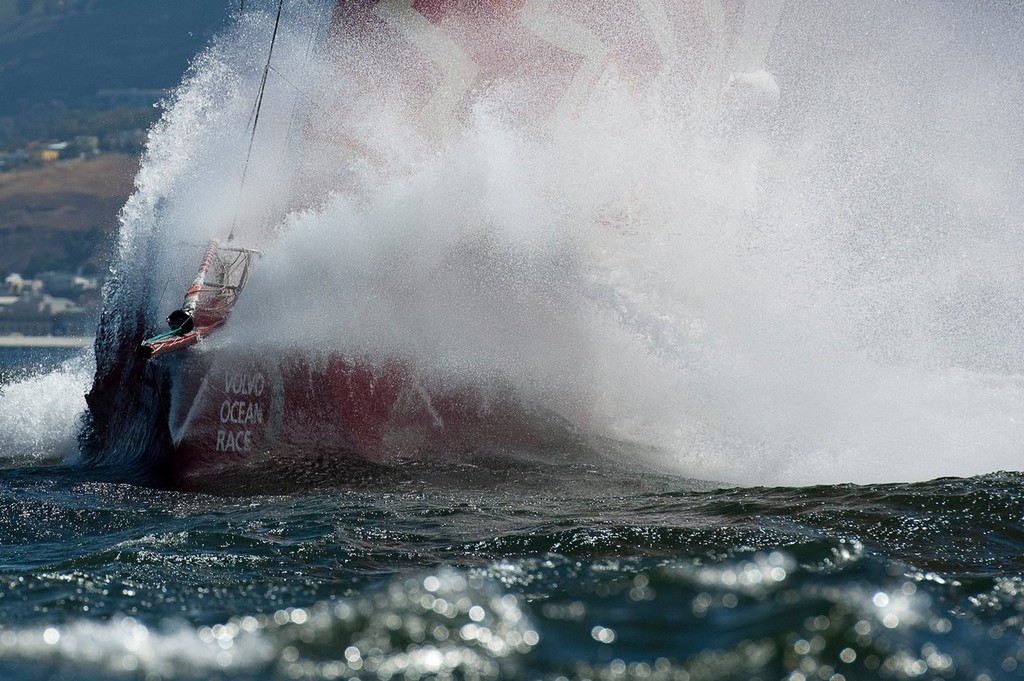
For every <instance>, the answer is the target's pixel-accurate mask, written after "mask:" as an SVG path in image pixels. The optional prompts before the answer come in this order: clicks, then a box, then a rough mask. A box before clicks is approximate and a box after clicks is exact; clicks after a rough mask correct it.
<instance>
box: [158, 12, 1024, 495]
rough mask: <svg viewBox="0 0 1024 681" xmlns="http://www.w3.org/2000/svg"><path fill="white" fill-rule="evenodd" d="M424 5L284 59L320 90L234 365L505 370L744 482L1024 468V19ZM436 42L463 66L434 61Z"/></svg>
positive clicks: (610, 430) (540, 393)
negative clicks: (1016, 309) (296, 352)
mask: <svg viewBox="0 0 1024 681" xmlns="http://www.w3.org/2000/svg"><path fill="white" fill-rule="evenodd" d="M399 5H400V3H382V4H381V5H373V6H372V7H370V8H369V9H367V8H366V7H363V6H362V5H360V4H359V3H347V4H345V5H344V6H343V8H342V9H339V11H338V18H336V20H335V22H336V23H335V29H334V30H335V31H336V32H337V33H336V34H335V37H334V38H332V40H330V41H328V43H327V45H328V48H327V49H324V50H323V51H321V52H315V53H314V54H313V56H312V58H311V59H305V57H303V59H302V60H298V59H296V60H295V61H294V62H292V64H293V65H294V66H295V68H294V69H288V68H286V67H285V66H284V63H282V65H281V66H279V67H278V68H279V69H280V71H281V73H284V74H286V76H287V78H289V79H294V80H295V81H296V83H297V84H298V85H299V87H297V88H290V89H289V92H290V93H291V97H292V99H291V100H287V99H286V98H281V99H276V98H270V101H271V102H274V101H277V102H278V104H277V105H276V106H278V107H279V108H278V109H277V110H276V111H277V112H276V113H275V110H274V109H272V110H271V112H270V113H269V115H268V118H267V120H268V121H269V122H270V123H269V125H268V126H267V129H268V135H269V136H270V138H271V139H272V140H274V141H273V142H272V143H270V144H268V145H267V146H266V147H265V148H266V149H268V150H269V149H272V150H274V151H273V153H271V152H270V151H267V152H266V155H264V156H262V157H261V158H260V159H259V160H256V161H254V163H255V167H256V168H257V169H258V170H261V171H263V172H264V173H265V175H264V178H266V179H265V180H264V181H259V180H257V181H255V182H254V185H253V186H254V189H253V191H252V192H251V194H252V196H251V201H249V200H246V201H243V205H245V206H247V207H251V214H252V215H253V216H256V217H257V218H258V217H259V216H261V215H264V214H266V215H273V214H274V210H273V209H270V208H267V207H268V206H274V207H276V210H277V211H278V214H279V215H280V216H283V217H281V218H280V219H278V220H273V219H268V220H260V219H253V220H251V222H253V223H260V224H261V229H260V230H257V231H264V232H265V231H270V232H273V231H276V232H277V233H278V234H279V241H278V242H276V243H273V244H272V246H271V247H268V249H267V257H266V259H265V261H264V263H263V264H262V265H261V267H260V270H259V275H258V276H257V277H256V278H255V279H254V280H253V281H252V283H251V285H250V287H249V289H248V290H247V292H246V295H245V296H244V297H243V298H242V300H241V302H240V303H239V306H238V308H237V309H236V311H235V314H234V316H233V318H232V322H231V324H230V325H229V327H228V328H226V329H225V332H224V333H223V334H222V335H221V337H220V339H215V340H214V341H213V345H214V346H218V345H222V346H223V347H228V346H234V347H238V346H242V347H244V346H246V345H248V346H251V347H255V348H266V347H272V346H277V347H283V348H292V349H304V350H316V351H318V352H320V351H334V352H339V353H350V354H353V355H361V356H365V355H377V356H391V357H400V358H402V359H403V360H405V361H408V362H410V363H412V364H414V365H416V366H418V367H420V368H421V369H423V370H424V371H425V372H426V373H427V374H428V375H432V376H437V377H440V378H443V377H444V376H446V375H448V376H451V375H458V376H463V377H469V378H474V377H475V378H477V379H484V380H491V379H492V378H493V377H494V376H501V377H502V380H505V381H509V382H510V383H511V384H512V385H513V386H514V387H515V389H516V390H517V391H518V392H519V393H520V394H522V395H524V396H526V397H528V398H531V399H533V398H535V399H537V400H539V401H541V402H542V403H544V404H546V405H548V406H550V407H553V408H555V409H558V410H562V411H563V412H568V415H570V416H572V417H573V418H574V419H575V420H577V422H579V423H581V424H584V425H585V426H586V428H587V429H589V430H590V431H591V432H597V433H601V434H612V435H615V436H619V437H623V438H627V439H636V440H642V441H645V442H649V443H652V444H655V445H659V446H661V447H663V448H664V449H666V450H667V451H671V452H673V454H672V455H671V456H670V457H667V458H666V462H668V463H672V464H673V465H675V466H677V467H678V468H679V469H680V470H682V471H684V472H686V473H688V474H691V475H696V476H702V477H713V478H716V479H724V480H729V481H734V482H769V481H774V482H789V483H793V482H806V481H821V480H828V479H833V480H834V479H843V480H870V479H880V478H883V479H889V478H919V477H928V476H932V475H939V474H970V473H973V472H978V471H982V470H991V469H994V468H1002V467H1016V466H1017V465H1018V464H1017V463H1016V452H1017V451H1019V445H1018V444H1017V443H1019V442H1020V441H1021V438H1020V436H1021V435H1022V433H1021V432H1020V431H1021V429H1022V427H1021V426H1020V424H1019V423H1018V420H1017V419H1015V417H1014V414H1016V413H1017V412H1019V407H1020V404H1021V394H1022V388H1021V385H1020V378H1019V370H1018V369H1017V368H1016V367H1017V366H1019V357H1020V350H1021V345H1020V340H1019V335H1017V334H1015V333H1012V320H1013V318H1014V317H1013V315H1012V314H1011V313H1010V312H1008V310H1009V309H1012V307H1013V305H1014V304H1016V303H1015V302H1014V301H1019V298H1020V296H1019V291H1020V290H1021V287H1020V283H1021V282H1020V271H1019V268H1014V267H1013V263H1014V262H1015V258H1016V257H1017V255H1018V254H1019V253H1020V250H1021V240H1020V238H1019V235H1018V233H1017V231H1016V230H1017V227H1016V226H1017V225H1019V223H1020V218H1021V216H1022V212H1024V211H1022V210H1021V201H1020V198H1019V197H1017V196H1016V195H1015V194H1014V193H1013V192H1012V191H1008V190H1009V189H1010V188H1011V187H1012V186H1014V185H1015V184H1019V180H1020V179H1021V178H1020V173H1021V170H1020V169H1021V167H1022V165H1021V164H1020V159H1021V157H1022V154H1021V148H1020V140H1019V139H1017V138H1016V137H1015V135H1014V134H1013V131H1014V130H1019V125H1018V124H1019V122H1020V116H1021V114H1020V111H1021V110H1022V107H1021V106H1020V104H1021V102H1020V101H1019V100H1020V93H1019V92H1018V91H1017V90H1016V89H1014V88H1013V87H1012V86H1011V84H1012V83H1013V82H1014V81H1013V79H1012V78H1009V77H1007V74H1008V73H1012V72H1014V69H1016V68H1018V67H1019V66H1020V60H1021V55H1020V53H1019V52H1020V51H1019V49H1018V48H1017V47H1016V44H1015V42H1014V41H1013V40H1012V36H1013V31H1012V30H1011V28H1006V26H1010V27H1012V26H1019V25H1020V22H1021V17H1020V12H1019V10H1015V9H1013V8H1009V7H1007V6H1004V5H1002V4H999V3H994V2H993V3H986V4H984V5H983V7H982V9H980V10H978V11H977V12H974V11H972V12H971V13H970V16H969V17H967V16H966V14H967V11H966V10H963V11H962V12H958V11H944V12H939V11H938V8H937V6H925V7H910V6H902V5H901V6H900V7H899V8H898V9H892V8H890V7H889V6H888V5H886V6H884V7H883V6H882V5H880V4H878V5H875V4H868V5H864V6H860V7H858V8H847V7H842V6H839V5H820V4H810V3H797V2H794V3H788V4H787V5H786V8H785V11H784V12H782V13H781V14H780V13H779V12H778V6H776V5H774V4H771V3H765V4H763V5H750V6H749V7H747V8H746V13H744V12H735V11H732V10H727V9H726V8H725V7H724V5H720V4H719V3H714V2H710V3H702V4H700V5H698V4H694V5H692V6H691V5H689V4H679V5H676V4H673V5H672V6H671V7H667V6H662V5H661V4H660V3H650V2H637V3H627V4H625V5H623V6H622V7H620V8H618V9H619V11H617V12H616V11H611V10H609V9H608V8H604V7H603V6H599V7H595V6H592V5H583V4H582V3H568V2H565V3H550V4H548V3H534V2H528V3H526V4H525V5H524V14H522V15H516V18H517V22H518V23H514V24H512V25H514V26H515V27H516V28H515V29H514V30H513V31H512V32H511V33H509V32H508V31H506V30H505V28H504V27H505V26H506V24H508V23H509V22H507V21H506V19H507V18H506V17H504V15H503V14H502V11H500V10H499V9H495V8H493V7H490V6H478V7H475V8H474V9H473V10H472V11H470V10H466V11H464V12H462V13H459V12H453V13H451V14H445V13H444V12H442V11H441V10H440V9H436V12H437V13H435V14H431V12H433V11H435V10H430V11H427V12H426V14H430V15H431V16H426V15H421V16H420V18H419V19H417V18H416V17H415V16H412V15H409V14H403V13H402V12H401V11H399V10H400V9H401V8H400V7H399ZM368 7H369V6H368ZM659 8H660V10H659ZM659 11H660V12H662V14H661V15H659V14H658V12H659ZM360 12H363V14H362V15H361V14H360ZM366 12H370V15H369V16H368V15H366ZM961 14H963V15H964V16H960V15H961ZM654 16H663V17H667V18H668V19H669V20H670V22H669V24H668V25H670V26H672V27H673V30H669V31H667V32H666V31H658V30H654V28H655V27H657V26H660V25H662V24H658V22H652V21H651V18H652V17H654ZM360 17H361V18H360ZM968 19H969V21H967V20H968ZM421 20H423V21H427V22H428V24H429V25H424V24H422V22H421V23H415V22H420V21H421ZM960 20H964V21H966V22H967V23H963V24H956V23H955V22H957V21H960ZM289 21H294V19H290V20H289ZM775 21H778V25H779V28H778V31H775V32H774V34H775V39H774V41H770V40H768V39H766V38H765V34H766V33H767V34H772V33H773V30H772V29H773V28H774V23H773V22H775ZM408 22H414V24H415V26H414V27H413V28H414V29H415V30H420V29H422V30H423V31H426V32H427V33H429V32H430V30H431V26H435V27H437V26H439V27H440V28H441V30H442V31H443V32H444V34H445V35H447V36H449V38H451V36H455V43H456V44H455V46H454V48H453V46H452V45H451V44H448V43H445V42H444V41H443V40H442V41H439V42H437V41H435V42H434V43H433V47H435V48H437V47H438V46H440V48H439V49H438V50H436V51H435V52H432V53H428V52H424V51H423V50H426V49H428V48H429V47H430V45H428V44H427V43H424V42H423V41H421V42H420V43H416V42H415V41H413V45H414V47H410V41H409V40H407V39H405V38H403V33H402V31H403V30H406V29H409V26H410V24H409V23H408ZM959 25H966V26H970V27H971V28H972V31H973V32H963V33H956V34H955V35H956V41H953V42H950V41H949V40H948V39H947V38H948V37H949V35H950V33H951V32H954V31H955V29H954V26H959ZM294 26H295V24H294V23H289V22H286V28H288V27H294ZM417 26H418V27H419V28H416V27H417ZM758 26H761V28H760V29H758V28H757V27H758ZM765 26H767V27H768V28H765ZM581 29H586V30H581ZM415 30H413V33H414V34H415ZM503 31H504V32H503ZM298 33H299V31H297V30H296V31H295V34H296V35H298ZM854 35H858V36H863V35H868V36H870V37H871V45H870V49H864V48H863V46H862V42H860V41H859V40H855V39H854V38H853V37H852V36H854ZM339 36H340V37H339ZM709 36H710V38H709ZM407 37H408V36H406V38H407ZM421 37H422V36H421ZM595 37H596V38H597V39H596V40H592V39H591V38H595ZM986 40H988V41H989V42H985V41H986ZM823 41H827V42H828V46H829V48H828V49H820V48H819V47H816V46H820V45H821V44H822V42H823ZM288 42H289V41H287V40H286V41H285V42H284V43H283V45H282V59H283V60H285V62H287V60H288V59H289V58H290V57H289V55H298V54H299V53H300V52H301V53H302V54H303V55H305V54H306V52H303V51H302V50H298V49H295V48H294V47H293V48H288V47H287V45H288ZM299 42H301V41H299ZM427 42H429V41H427ZM294 43H295V41H293V44H294ZM222 44H223V45H224V49H225V50H226V52H227V54H228V56H229V61H230V56H231V55H232V54H233V55H234V58H240V56H239V55H241V54H242V53H245V54H249V53H250V52H251V50H249V49H248V46H246V45H244V44H242V43H232V42H231V40H230V39H224V40H223V42H222ZM302 44H303V46H305V45H307V44H308V42H306V43H302ZM933 44H943V45H952V46H953V47H952V48H950V49H953V50H956V49H960V50H962V51H963V53H962V55H961V56H963V57H964V58H961V59H956V60H952V61H951V60H950V59H949V58H944V59H943V60H941V62H939V61H937V60H932V61H928V60H925V59H924V58H923V57H922V56H921V52H920V50H919V49H918V48H920V47H921V46H926V45H933ZM602 45H603V46H604V47H602ZM608 45H612V46H614V49H608V48H607V46H608ZM289 49H291V51H289ZM232 50H235V51H236V52H232ZM418 50H419V51H418ZM275 54H276V52H275ZM538 55H540V56H539V57H538ZM572 55H575V56H572ZM666 55H668V56H667V57H666ZM510 63H511V64H513V66H512V67H509V64H510ZM936 63H942V64H944V67H943V69H944V72H943V73H939V71H938V69H937V68H936V67H935V66H933V64H936ZM567 64H568V65H572V68H569V67H567V66H566V65H567ZM567 72H568V73H571V74H575V75H576V76H580V77H581V78H582V80H579V81H576V80H574V79H573V78H568V79H567V78H565V77H564V75H565V73H567ZM309 73H313V74H316V79H318V80H319V83H320V84H319V86H318V87H317V88H313V87H310V86H309V85H310V83H309V81H308V79H307V80H306V81H303V80H302V79H303V78H304V76H303V74H309ZM424 74H425V75H424ZM303 83H305V85H304V86H303ZM279 84H280V83H279ZM453 90H454V91H455V92H456V93H457V94H458V95H459V96H458V97H455V96H453V95H452V92H453ZM439 93H440V94H439ZM442 95H443V96H442ZM222 96H223V94H215V93H211V97H213V98H214V99H217V98H218V97H222ZM229 99H230V98H229ZM242 100H244V97H243V98H239V102H238V107H239V108H242V104H241V102H242ZM217 101H221V100H219V99H217ZM922 103H925V106H922V105H921V104H922ZM271 106H272V107H273V106H275V105H273V104H271ZM296 108H297V109H299V110H302V111H303V112H304V115H302V116H301V117H300V119H301V120H302V124H301V125H300V126H298V127H297V128H296V127H294V126H292V121H293V120H294V117H293V116H292V115H291V113H292V112H293V111H295V110H296ZM172 112H173V109H172ZM182 115H184V114H182ZM171 118H173V116H170V115H169V116H168V119H167V120H170V119H171ZM261 126H263V123H262V122H261ZM182 132H183V134H185V137H186V138H187V139H185V140H177V141H176V142H175V143H184V144H186V145H190V144H193V143H195V144H197V145H198V144H200V143H202V145H204V146H205V145H208V144H210V143H211V142H215V140H217V139H222V140H223V141H224V146H223V147H221V149H222V150H225V149H230V148H231V147H232V144H231V143H230V139H228V138H229V137H232V136H233V138H234V139H236V140H237V138H239V137H244V131H242V130H241V129H239V130H236V131H235V132H234V133H230V134H229V133H228V132H225V131H223V130H214V129H208V128H202V127H201V128H199V129H197V130H191V131H187V132H185V131H182ZM219 135H224V137H223V138H219V137H218V136H219ZM992 139H1000V140H1002V141H1003V142H1004V143H1003V144H1001V145H999V146H995V145H994V144H993V143H992V142H991V140H992ZM168 143H170V142H168ZM214 146H215V148H216V144H215V145H214ZM257 149H260V147H259V146H257ZM226 156H227V155H226V154H221V155H220V156H219V157H218V156H213V157H211V159H205V157H204V158H198V159H197V161H196V163H195V164H194V166H193V167H190V169H189V173H190V176H191V177H192V178H194V179H195V181H194V182H193V183H192V184H191V185H189V184H188V183H185V184H182V185H181V187H180V189H179V190H176V191H175V192H171V193H169V194H168V195H167V196H166V198H165V200H164V202H163V204H162V205H164V206H166V210H167V211H168V213H167V214H168V215H172V216H175V217H174V219H172V220H171V221H170V224H172V225H173V224H175V223H177V224H179V225H181V226H182V227H181V228H180V229H181V231H182V232H184V233H187V232H188V230H189V229H196V227H195V225H196V224H197V223H203V224H209V222H210V221H208V220H207V221H203V220H193V219H192V218H193V217H199V216H200V214H201V213H202V212H203V211H204V210H207V209H208V210H210V211H212V213H213V214H216V211H218V210H221V208H222V204H223V203H224V202H217V201H208V200H205V199H204V200H202V201H198V202H197V201H193V200H191V198H190V197H193V196H195V194H190V193H189V192H190V191H192V190H195V191H200V192H201V189H200V187H202V186H210V187H213V189H212V190H211V191H210V194H209V195H208V196H209V197H211V198H215V197H216V196H217V195H219V193H220V191H221V190H220V189H219V185H218V183H217V182H212V183H210V184H206V182H207V181H209V180H213V179H215V178H221V177H222V176H224V174H225V173H224V172H222V171H223V167H228V166H230V163H226V164H225V166H223V167H221V166H218V165H217V161H215V160H213V159H216V158H225V157H226ZM982 162H984V163H985V165H981V164H982ZM990 162H991V163H992V165H993V166H994V167H997V168H1000V169H1001V171H1002V172H1001V173H1000V174H994V173H992V172H991V171H989V170H988V169H987V168H988V165H987V164H988V163H990ZM965 163H966V164H967V167H971V168H976V169H977V170H978V171H979V172H980V173H981V175H982V176H983V177H988V178H989V179H990V180H991V182H989V183H978V182H975V181H974V180H972V179H970V178H968V177H965V174H964V173H963V172H962V171H961V170H960V168H961V167H963V165H964V164H965ZM282 173H283V178H284V179H283V180H282ZM200 178H202V179H200ZM993 187H1002V188H1003V189H1002V190H1000V191H995V190H994V189H993ZM229 193H230V192H229ZM199 195H200V196H202V194H201V193H200V194H199ZM206 204H211V205H210V206H209V207H208V208H204V206H206ZM193 210H194V211H195V213H191V212H190V211H193ZM214 222H216V220H214ZM268 223H269V224H271V225H273V227H274V228H276V229H270V230H266V227H267V225H268ZM171 231H173V228H172V230H171ZM251 236H252V238H253V239H254V240H258V237H257V236H256V234H255V233H254V234H252V235H251ZM253 245H254V244H253ZM170 250H171V249H167V248H163V249H161V251H162V253H163V254H162V255H161V256H160V259H159V261H160V262H162V263H170V262H172V261H173V260H174V256H172V255H169V252H170ZM964 254H967V257H964ZM1016 261H1017V262H1019V259H1017V260H1016ZM172 269H174V268H173V267H168V271H170V270H172ZM182 269H183V270H187V269H188V264H185V265H182ZM175 295H177V294H176V293H170V294H168V299H167V300H166V301H165V304H166V309H170V308H171V307H173V305H174V304H175V303H176V301H173V300H172V299H173V298H174V296H175ZM161 309H163V308H161ZM147 314H151V315H152V316H154V317H155V316H156V313H149V312H147ZM975 319H977V320H978V321H980V322H984V323H983V324H973V323H972V321H973V320H975Z"/></svg>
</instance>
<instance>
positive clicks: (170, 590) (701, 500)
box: [0, 353, 1024, 681]
mask: <svg viewBox="0 0 1024 681" xmlns="http://www.w3.org/2000/svg"><path fill="white" fill-rule="evenodd" d="M11 357H12V356H11V355H10V354H8V355H7V356H6V359H8V360H9V361H8V363H7V366H8V372H10V370H11V369H10V367H11V366H12V365H15V364H19V362H15V361H13V360H11ZM27 357H29V359H28V361H21V362H20V364H19V366H17V367H15V373H17V372H24V371H31V366H32V364H33V362H35V361H38V357H31V353H29V355H27ZM8 375H10V373H9V374H8ZM310 466H311V468H310V470H308V471H306V472H305V473H304V474H305V475H306V476H307V477H306V478H298V479H299V480H302V479H306V480H309V481H310V482H311V483H312V482H313V481H315V480H317V479H318V478H319V479H321V480H322V479H323V478H322V477H321V476H318V471H317V464H316V463H315V462H313V463H311V464H310ZM335 472H336V471H335ZM106 475H107V474H106V473H101V472H97V471H89V470H86V469H84V468H83V467H82V466H80V465H75V464H73V463H70V464H61V465H53V464H48V465H37V466H29V467H25V466H20V467H17V466H15V467H8V468H7V469H5V470H3V471H2V472H0V566H2V567H0V673H2V676H3V678H11V679H14V678H18V679H201V678H245V679H341V678H346V679H347V678H361V679H418V678H441V679H447V678H460V679H499V678H502V679H504V678H508V679H552V680H554V679H561V678H566V679H626V678H630V679H681V680H686V679H722V678H725V679H753V678H760V679H778V678H788V679H793V680H794V681H797V680H799V679H834V680H837V681H838V680H839V679H869V678H896V679H912V678H913V679H916V678H938V679H985V678H988V679H1001V678H1016V677H1017V676H1018V674H1019V671H1018V665H1019V664H1020V662H1021V661H1024V639H1022V635H1021V634H1022V624H1024V619H1022V618H1024V586H1022V584H1024V583H1022V571H1024V558H1022V551H1021V549H1022V547H1024V522H1022V518H1024V500H1022V494H1021V483H1022V476H1021V475H1020V474H1017V473H1001V474H993V475H988V476H982V477H974V478H968V479H942V480H936V481H932V482H923V483H916V484H890V485H872V486H855V485H829V486H816V487H803V488H727V487H719V486H717V485H714V484H711V483H706V482H697V481H692V480H687V479H685V478H682V477H679V476H674V475H666V474H664V473H661V472H658V471H655V470H652V469H650V467H649V466H645V465H643V464H640V463H639V462H638V461H635V460H633V457H631V456H630V453H629V452H628V451H625V450H619V451H618V453H617V454H616V455H615V456H607V455H606V456H596V455H590V456H588V455H587V454H585V453H582V452H567V451H549V452H540V451H529V452H527V451H499V452H483V453H480V454H479V455H478V456H476V457H474V458H473V459H470V460H463V461H461V462H459V463H449V464H441V463H438V462H432V463H429V464H428V463H425V462H404V463H399V464H397V465H395V466H394V467H391V468H386V469H378V470H374V471H373V472H372V474H369V475H361V474H359V473H358V471H357V472H354V473H353V475H352V476H350V477H349V478H347V479H345V478H341V479H338V478H337V476H334V479H335V482H334V483H333V484H331V485H330V486H326V487H324V486H319V487H318V486H315V485H312V484H311V485H310V486H309V487H308V489H305V490H301V489H298V490H297V489H294V485H292V487H293V489H291V490H290V491H289V493H288V494H282V495H259V496H245V497H219V496H206V495H199V494H185V493H177V492H171V491H163V490H156V489H149V488H145V487H137V486H133V485H129V484H125V483H122V482H115V481H110V480H109V479H106V478H105V477H104V476H106ZM292 482H294V480H293V481H292Z"/></svg>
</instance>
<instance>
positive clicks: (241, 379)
mask: <svg viewBox="0 0 1024 681" xmlns="http://www.w3.org/2000/svg"><path fill="white" fill-rule="evenodd" d="M265 386H266V379H265V378H264V377H263V374H261V373H259V372H257V373H252V374H247V373H244V372H242V371H225V372H224V392H226V393H227V394H229V395H255V396H256V397H259V396H260V395H262V394H263V388H264V387H265Z"/></svg>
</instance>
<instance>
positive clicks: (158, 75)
mask: <svg viewBox="0 0 1024 681" xmlns="http://www.w3.org/2000/svg"><path fill="white" fill-rule="evenodd" d="M237 8H238V2H237V0H173V2H169V1H168V0H0V93H3V94H2V96H0V147H3V146H7V145H11V144H14V143H18V142H23V141H25V140H28V139H35V138H42V137H47V136H49V135H48V133H49V134H51V135H52V134H53V133H52V132H51V131H52V130H53V129H54V128H56V127H59V126H60V125H62V124H63V119H64V118H67V117H71V118H75V119H77V118H81V117H82V116H86V115H88V112H94V111H103V110H109V109H115V108H118V107H121V108H125V107H127V108H129V109H131V110H133V111H134V112H135V117H136V118H137V121H136V122H135V127H146V126H148V124H149V123H150V122H151V121H152V119H153V115H154V113H153V108H152V103H153V101H155V100H156V99H159V97H160V94H161V92H162V91H163V90H166V89H168V88H172V87H174V86H175V85H176V84H177V83H178V82H179V81H180V80H181V76H182V74H183V73H184V72H185V70H186V69H187V68H188V64H189V61H190V60H191V59H192V58H193V57H194V56H195V54H196V53H197V52H199V51H200V50H201V49H202V48H203V47H204V46H205V45H206V44H207V43H208V42H209V41H210V39H211V38H212V36H213V35H214V34H215V33H216V32H217V31H218V30H220V29H221V28H223V27H224V26H225V25H226V23H227V22H228V21H230V20H231V12H232V11H233V10H237ZM80 134H83V133H80Z"/></svg>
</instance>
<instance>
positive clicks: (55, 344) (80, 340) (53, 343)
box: [0, 336, 95, 348]
mask: <svg viewBox="0 0 1024 681" xmlns="http://www.w3.org/2000/svg"><path fill="white" fill-rule="evenodd" d="M94 340H95V339H94V338H91V337H83V336H0V348H84V347H88V346H90V345H92V344H93V341H94Z"/></svg>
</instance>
